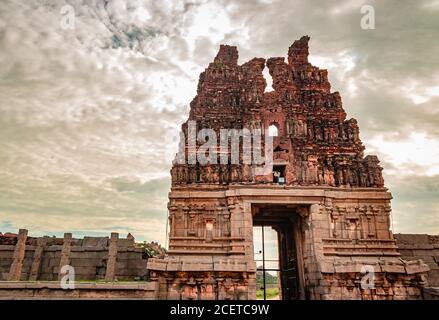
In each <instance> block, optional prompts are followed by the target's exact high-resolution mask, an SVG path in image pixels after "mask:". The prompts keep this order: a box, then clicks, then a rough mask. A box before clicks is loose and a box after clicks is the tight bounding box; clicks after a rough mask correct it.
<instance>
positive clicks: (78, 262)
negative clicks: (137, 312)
mask: <svg viewBox="0 0 439 320" xmlns="http://www.w3.org/2000/svg"><path fill="white" fill-rule="evenodd" d="M27 233H28V231H27V230H25V229H22V230H20V231H19V233H18V234H5V235H1V234H0V281H58V280H60V279H61V278H62V276H63V274H62V273H60V269H61V268H62V267H63V266H66V265H69V266H72V267H74V270H75V280H92V281H95V280H101V281H104V280H105V281H115V280H118V281H135V280H146V279H147V278H148V270H147V269H146V265H147V261H148V258H149V256H150V254H148V251H147V250H146V249H145V247H144V246H139V245H138V244H136V243H135V242H134V238H133V237H130V238H126V239H123V238H119V235H118V234H117V233H112V234H111V237H110V238H108V237H84V238H83V239H74V238H72V234H71V233H66V234H65V235H64V238H55V237H38V238H36V237H29V236H28V234H27ZM152 245H154V244H152ZM148 246H151V245H148Z"/></svg>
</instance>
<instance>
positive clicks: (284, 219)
mask: <svg viewBox="0 0 439 320" xmlns="http://www.w3.org/2000/svg"><path fill="white" fill-rule="evenodd" d="M254 212H255V215H254V218H253V235H254V236H253V241H254V254H255V256H254V259H255V262H256V268H257V272H256V285H257V298H258V299H263V300H269V299H279V300H296V299H301V298H302V296H303V290H302V285H301V279H300V277H299V274H300V272H299V264H300V263H301V261H299V260H300V259H299V258H298V257H299V256H300V257H301V255H300V254H298V250H300V246H298V245H297V241H300V230H299V225H300V224H299V223H298V222H299V219H300V217H299V216H298V215H297V214H295V212H294V209H291V208H286V207H275V206H273V207H256V208H255V209H254Z"/></svg>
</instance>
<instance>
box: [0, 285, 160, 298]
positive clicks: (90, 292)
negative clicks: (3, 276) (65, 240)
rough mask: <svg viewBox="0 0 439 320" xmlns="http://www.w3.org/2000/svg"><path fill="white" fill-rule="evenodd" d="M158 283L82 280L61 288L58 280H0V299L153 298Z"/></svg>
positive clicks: (155, 294)
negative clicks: (71, 287) (69, 286)
mask: <svg viewBox="0 0 439 320" xmlns="http://www.w3.org/2000/svg"><path fill="white" fill-rule="evenodd" d="M157 293H158V283H157V282H156V281H151V282H138V283H136V282H124V283H117V282H103V283H98V282H84V283H77V284H75V286H74V289H63V288H62V287H61V285H60V282H58V281H44V282H39V281H38V282H30V281H0V300H23V299H28V300H48V299H49V300H51V299H54V300H57V299H59V300H64V299H75V300H78V299H82V300H88V299H106V300H107V299H113V300H114V299H115V300H117V299H136V300H137V299H140V300H154V299H157Z"/></svg>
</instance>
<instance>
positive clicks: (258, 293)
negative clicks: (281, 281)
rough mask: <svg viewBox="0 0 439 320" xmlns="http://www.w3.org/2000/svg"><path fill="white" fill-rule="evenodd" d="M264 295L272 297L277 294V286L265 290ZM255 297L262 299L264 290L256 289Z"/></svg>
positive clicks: (268, 297)
mask: <svg viewBox="0 0 439 320" xmlns="http://www.w3.org/2000/svg"><path fill="white" fill-rule="evenodd" d="M265 295H266V297H267V299H272V298H274V297H276V296H278V295H279V288H271V289H267V290H265ZM256 299H264V291H263V290H258V291H256Z"/></svg>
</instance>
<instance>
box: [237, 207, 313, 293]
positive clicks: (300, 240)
mask: <svg viewBox="0 0 439 320" xmlns="http://www.w3.org/2000/svg"><path fill="white" fill-rule="evenodd" d="M319 202H320V201H317V200H316V201H303V200H299V201H291V200H268V199H264V200H256V199H248V200H244V208H245V210H246V211H247V210H249V209H250V215H251V230H252V232H251V243H252V246H251V259H252V260H253V261H254V244H253V217H254V216H253V208H254V207H255V206H257V205H264V206H282V207H285V208H288V207H291V209H292V210H295V211H296V212H295V213H294V214H297V215H299V219H298V221H299V223H298V225H297V226H296V228H295V234H294V239H295V245H296V255H297V271H298V272H297V274H298V277H299V281H298V288H299V299H300V300H305V299H306V285H305V262H304V252H303V247H304V246H305V244H306V243H308V244H310V245H311V246H313V241H312V240H313V239H312V238H310V239H307V236H306V234H305V232H304V230H303V225H309V212H310V208H311V206H312V205H315V206H318V204H319ZM293 206H294V207H296V208H295V209H293V208H292V207H293ZM246 213H247V214H246V216H248V212H246ZM255 298H256V297H255Z"/></svg>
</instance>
